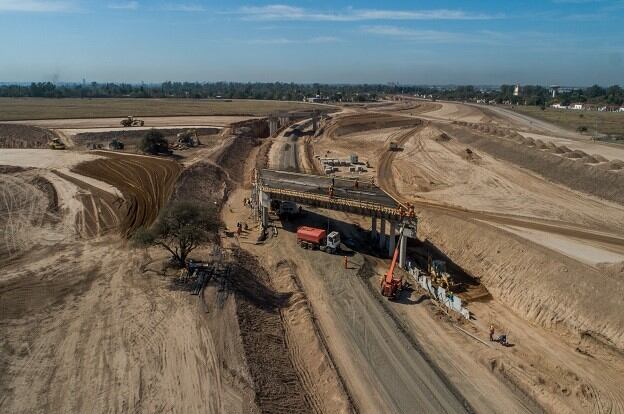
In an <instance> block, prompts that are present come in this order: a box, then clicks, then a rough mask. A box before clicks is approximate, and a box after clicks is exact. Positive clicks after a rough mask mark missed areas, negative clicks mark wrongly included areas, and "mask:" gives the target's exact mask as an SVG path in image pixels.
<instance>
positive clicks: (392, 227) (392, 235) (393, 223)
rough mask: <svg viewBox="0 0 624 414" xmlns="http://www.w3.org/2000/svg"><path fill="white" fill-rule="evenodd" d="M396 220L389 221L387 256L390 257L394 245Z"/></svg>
mask: <svg viewBox="0 0 624 414" xmlns="http://www.w3.org/2000/svg"><path fill="white" fill-rule="evenodd" d="M396 225H397V223H396V221H390V240H389V243H388V256H390V257H392V255H393V254H394V249H395V247H396Z"/></svg>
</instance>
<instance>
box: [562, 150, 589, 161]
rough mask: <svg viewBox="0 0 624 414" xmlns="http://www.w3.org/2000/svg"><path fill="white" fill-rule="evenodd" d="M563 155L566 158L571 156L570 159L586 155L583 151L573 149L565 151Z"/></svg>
mask: <svg viewBox="0 0 624 414" xmlns="http://www.w3.org/2000/svg"><path fill="white" fill-rule="evenodd" d="M563 156H564V157H566V158H572V159H582V158H585V157H587V156H588V155H587V154H586V153H584V152H583V151H580V150H574V151H570V152H566V153H565V154H563Z"/></svg>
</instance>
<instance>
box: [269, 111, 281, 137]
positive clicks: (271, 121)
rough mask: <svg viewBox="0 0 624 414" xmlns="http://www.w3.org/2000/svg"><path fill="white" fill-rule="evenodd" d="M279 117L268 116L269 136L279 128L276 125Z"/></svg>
mask: <svg viewBox="0 0 624 414" xmlns="http://www.w3.org/2000/svg"><path fill="white" fill-rule="evenodd" d="M278 122H279V119H278V118H277V117H274V116H271V117H269V136H271V137H272V136H274V135H275V134H276V133H277V130H278V129H279V125H278Z"/></svg>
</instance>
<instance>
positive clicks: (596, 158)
mask: <svg viewBox="0 0 624 414" xmlns="http://www.w3.org/2000/svg"><path fill="white" fill-rule="evenodd" d="M592 157H594V159H595V160H596V162H608V161H609V160H608V159H606V158H605V157H603V156H602V155H600V154H594V155H592Z"/></svg>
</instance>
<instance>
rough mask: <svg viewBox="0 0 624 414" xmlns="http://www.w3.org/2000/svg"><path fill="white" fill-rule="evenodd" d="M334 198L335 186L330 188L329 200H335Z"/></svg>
mask: <svg viewBox="0 0 624 414" xmlns="http://www.w3.org/2000/svg"><path fill="white" fill-rule="evenodd" d="M333 197H334V186H333V185H332V186H331V187H329V198H333Z"/></svg>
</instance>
